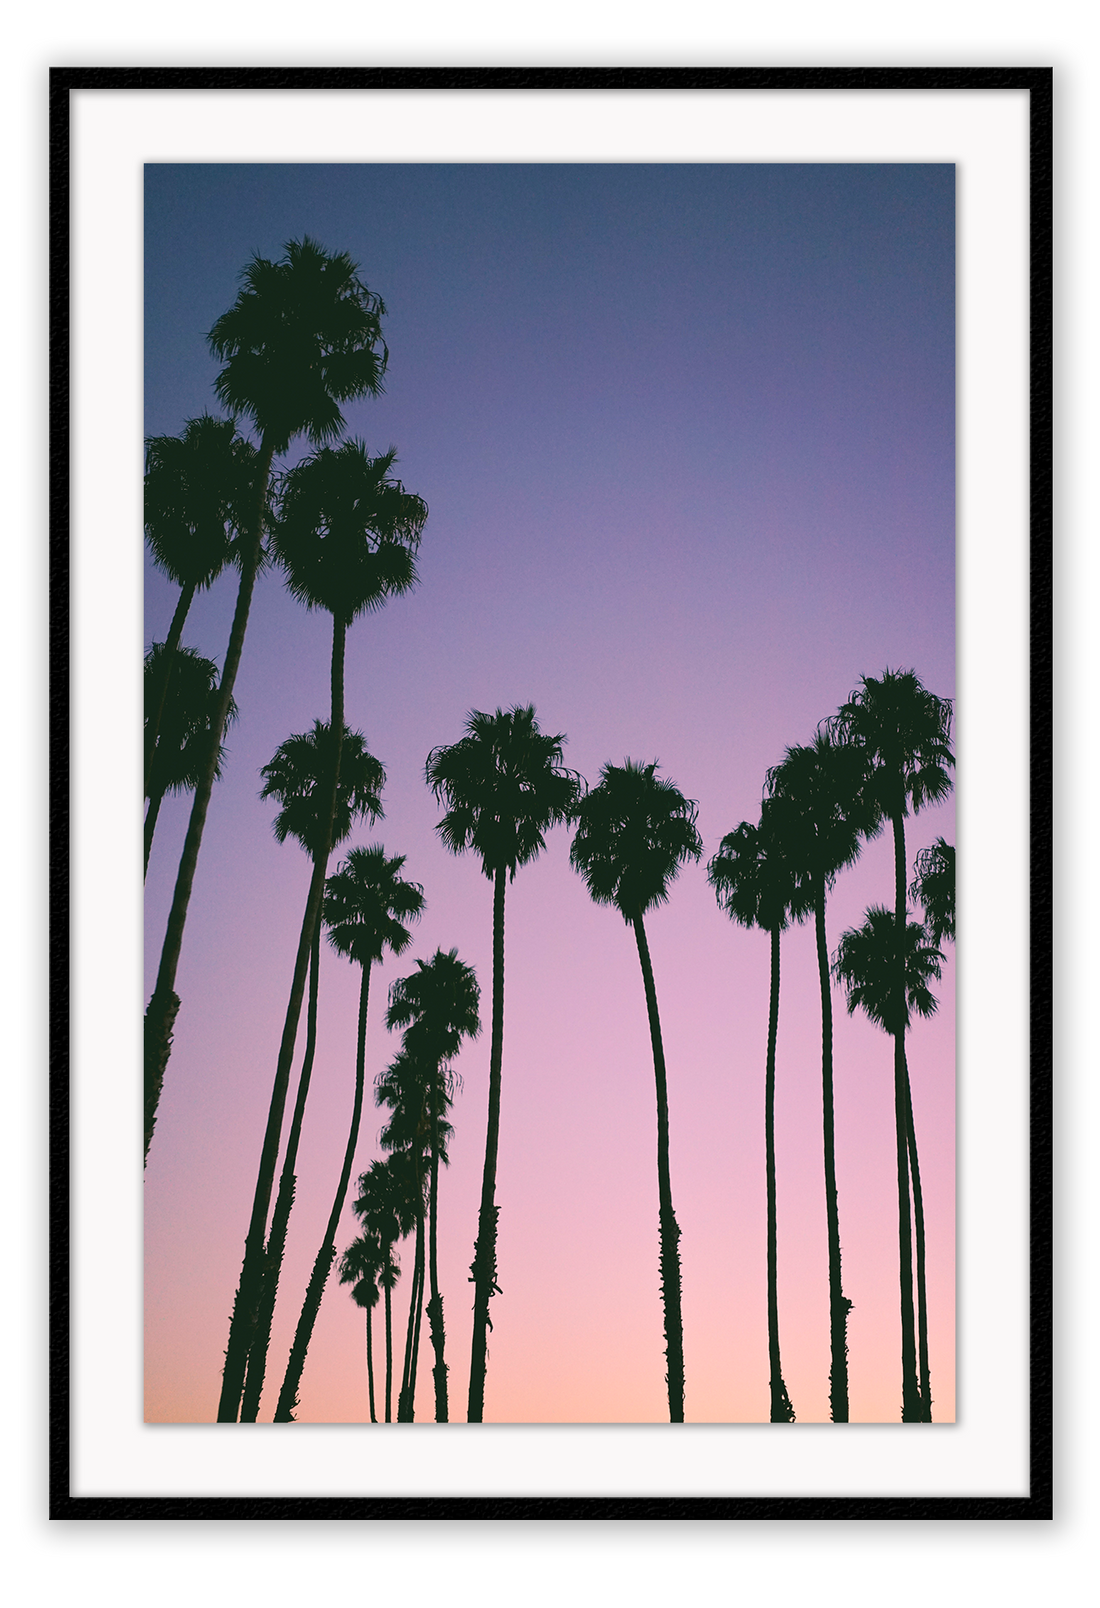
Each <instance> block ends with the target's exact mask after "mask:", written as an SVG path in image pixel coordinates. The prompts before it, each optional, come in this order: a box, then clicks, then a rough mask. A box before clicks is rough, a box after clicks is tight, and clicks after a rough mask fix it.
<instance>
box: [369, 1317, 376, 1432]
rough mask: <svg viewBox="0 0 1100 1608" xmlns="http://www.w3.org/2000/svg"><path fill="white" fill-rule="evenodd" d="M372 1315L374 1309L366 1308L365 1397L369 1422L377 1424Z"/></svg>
mask: <svg viewBox="0 0 1100 1608" xmlns="http://www.w3.org/2000/svg"><path fill="white" fill-rule="evenodd" d="M373 1315H374V1308H373V1307H368V1308H367V1396H368V1399H369V1400H370V1421H371V1423H372V1424H377V1422H378V1414H377V1413H376V1412H375V1409H374V1345H373V1337H372V1333H371V1318H372V1316H373Z"/></svg>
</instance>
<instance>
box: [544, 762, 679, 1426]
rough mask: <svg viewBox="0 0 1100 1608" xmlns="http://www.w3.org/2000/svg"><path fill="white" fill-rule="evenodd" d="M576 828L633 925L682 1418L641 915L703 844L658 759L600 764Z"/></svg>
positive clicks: (594, 872) (670, 1227) (651, 1000)
mask: <svg viewBox="0 0 1100 1608" xmlns="http://www.w3.org/2000/svg"><path fill="white" fill-rule="evenodd" d="M574 815H575V818H576V822H577V831H576V835H575V836H574V838H573V844H572V847H571V849H570V851H569V858H570V860H571V861H572V863H573V866H574V867H575V869H576V870H577V871H579V872H580V874H581V876H582V877H583V878H584V881H585V884H586V886H587V888H588V891H589V893H590V894H591V895H592V898H593V899H594V900H595V901H596V903H597V904H608V905H614V906H615V908H616V909H617V910H618V912H619V914H620V915H621V916H622V918H623V920H624V921H626V922H627V923H628V925H630V926H632V927H633V928H634V937H635V939H636V941H637V945H638V959H639V960H640V962H641V966H642V981H643V983H644V986H645V998H646V1009H647V1012H648V1015H649V1035H650V1040H651V1042H652V1045H653V1071H654V1076H655V1079H656V1084H657V1194H658V1201H659V1213H658V1225H659V1238H660V1272H661V1301H662V1305H663V1307H664V1323H665V1354H666V1358H667V1363H668V1373H667V1376H666V1379H667V1384H668V1410H669V1418H670V1419H671V1421H672V1423H674V1424H682V1423H683V1421H684V1332H683V1320H682V1317H681V1312H680V1252H679V1248H678V1247H679V1240H680V1228H679V1225H678V1223H677V1221H676V1214H675V1212H674V1211H673V1208H672V1183H671V1179H670V1174H669V1136H668V1087H667V1081H666V1077H665V1052H664V1045H663V1042H662V1039H661V1020H660V1017H659V1015H658V1013H657V990H656V988H655V986H654V982H653V965H652V962H651V960H650V956H649V944H648V942H647V940H646V933H645V924H644V921H643V919H642V918H643V916H644V915H645V912H646V911H647V910H651V909H653V907H654V906H655V905H659V904H664V903H665V902H666V901H667V899H668V889H669V884H670V883H671V882H672V881H673V880H674V879H675V878H676V877H677V876H678V875H679V871H680V867H681V866H682V865H683V864H684V862H685V861H686V860H698V858H699V856H700V855H701V854H702V852H703V844H702V840H701V839H700V837H699V833H698V831H697V830H696V826H695V822H696V819H697V817H698V806H697V805H696V804H695V802H694V800H692V799H687V798H685V797H684V796H683V794H682V793H680V792H679V791H678V790H677V789H676V787H675V786H674V785H673V784H672V782H670V781H667V780H665V778H663V777H659V776H658V775H657V764H656V761H654V762H653V763H652V764H650V765H636V764H635V763H634V762H633V761H632V760H629V759H628V760H626V761H625V763H624V764H622V765H605V766H604V767H603V769H602V770H601V771H600V781H599V785H598V786H597V787H594V788H593V789H592V791H591V792H590V793H588V794H587V795H586V796H585V797H584V798H583V799H581V801H580V802H579V803H578V804H577V806H576V808H575V810H574Z"/></svg>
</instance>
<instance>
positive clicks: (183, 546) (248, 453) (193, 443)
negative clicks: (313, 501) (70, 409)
mask: <svg viewBox="0 0 1100 1608" xmlns="http://www.w3.org/2000/svg"><path fill="white" fill-rule="evenodd" d="M256 466H257V457H256V450H255V448H254V447H253V446H252V445H251V444H250V443H249V442H247V441H246V440H245V439H244V437H243V436H239V435H238V434H237V432H236V428H235V426H234V424H233V421H232V419H215V418H213V417H212V416H211V415H210V414H209V413H204V414H202V416H201V417H200V418H197V419H188V421H187V424H186V425H185V427H184V431H183V434H182V435H180V436H167V435H165V436H150V437H149V438H148V439H147V440H146V443H145V540H146V541H147V543H148V544H149V551H150V553H151V555H152V559H153V563H154V565H155V566H156V568H157V569H159V570H160V571H161V573H162V574H163V575H166V576H167V577H168V579H169V580H170V581H172V582H173V583H174V584H175V585H176V586H178V587H179V589H180V595H179V598H178V599H177V602H176V608H175V612H174V613H173V615H172V623H171V625H170V626H169V628H168V636H167V638H166V640H165V644H164V646H165V659H164V665H163V669H164V671H165V674H164V677H163V680H162V681H161V682H160V684H159V686H158V687H157V689H156V693H157V696H156V698H155V699H154V700H153V701H152V702H150V701H149V700H148V699H147V700H146V710H145V766H146V770H148V769H149V765H150V761H151V756H152V751H153V748H154V747H155V745H156V742H157V737H158V733H159V731H160V723H161V718H162V715H163V710H164V704H165V700H166V699H167V697H168V696H169V693H170V691H171V680H172V677H173V676H174V675H175V673H176V668H177V661H176V660H174V658H173V655H174V653H175V650H176V649H177V648H178V647H179V644H180V640H181V637H182V635H183V626H184V622H185V620H186V619H187V615H188V612H189V610H190V608H191V604H192V602H193V600H194V597H195V593H196V592H199V591H205V590H206V588H207V587H208V586H212V585H213V583H214V581H215V580H217V578H218V576H219V575H220V574H221V572H222V570H223V569H224V568H225V566H226V565H227V564H228V563H230V562H231V561H233V560H239V558H240V537H241V533H242V532H243V531H244V530H245V529H246V528H247V525H248V522H249V520H250V519H251V517H252V511H253V503H254V500H255V478H256ZM215 675H216V672H215ZM191 785H192V786H194V785H195V784H194V783H192V784H191Z"/></svg>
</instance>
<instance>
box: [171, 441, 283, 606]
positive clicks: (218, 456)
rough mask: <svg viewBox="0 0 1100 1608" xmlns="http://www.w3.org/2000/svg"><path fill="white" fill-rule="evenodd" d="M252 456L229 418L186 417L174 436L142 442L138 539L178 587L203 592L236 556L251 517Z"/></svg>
mask: <svg viewBox="0 0 1100 1608" xmlns="http://www.w3.org/2000/svg"><path fill="white" fill-rule="evenodd" d="M258 464H259V459H258V456H257V453H256V449H255V447H253V446H252V445H251V444H250V443H249V442H248V441H246V440H245V439H244V438H243V436H239V435H238V434H237V431H236V427H235V426H234V423H233V420H232V419H215V418H213V417H212V416H211V415H210V414H209V413H204V414H202V415H200V417H199V418H197V419H188V421H187V424H186V425H185V427H184V430H183V434H182V435H180V436H168V435H163V436H150V437H149V438H148V439H147V440H146V443H145V540H146V541H147V542H148V544H149V551H150V553H151V554H152V558H153V563H154V564H155V565H156V567H157V569H159V570H160V571H161V573H162V574H164V575H167V577H168V579H169V580H170V581H174V582H175V584H176V585H177V586H180V587H194V588H196V589H197V590H200V591H201V590H203V589H204V588H205V587H208V586H210V585H211V584H212V582H214V581H215V580H216V579H217V577H218V576H219V575H220V574H221V572H222V570H223V569H224V567H225V565H226V564H227V563H229V562H230V560H235V559H238V558H239V556H240V555H239V537H240V533H241V532H242V531H244V530H247V529H248V525H249V522H250V520H251V519H252V518H253V517H254V512H255V502H256V494H257V485H256V480H257V472H258Z"/></svg>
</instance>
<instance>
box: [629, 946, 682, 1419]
mask: <svg viewBox="0 0 1100 1608" xmlns="http://www.w3.org/2000/svg"><path fill="white" fill-rule="evenodd" d="M634 936H635V938H636V939H637V942H638V959H639V960H640V961H641V963H642V981H643V982H644V984H645V1003H646V1010H647V1012H648V1013H649V1037H650V1040H651V1042H652V1045H653V1074H654V1078H655V1080H656V1084H657V1198H658V1202H659V1226H660V1247H661V1250H660V1264H661V1303H662V1306H663V1307H664V1316H665V1357H666V1359H667V1362H668V1373H667V1375H666V1383H667V1385H668V1415H669V1421H670V1422H671V1423H673V1424H682V1423H683V1421H684V1325H683V1318H682V1315H681V1311H680V1250H679V1244H680V1227H679V1224H678V1223H677V1221H676V1214H675V1212H674V1211H673V1209H672V1181H671V1178H670V1176H669V1151H668V1084H667V1080H666V1078H665V1050H664V1044H663V1042H662V1039H661V1019H660V1017H659V1016H658V1014H657V990H656V988H655V986H654V983H653V964H652V962H651V960H650V958H649V944H648V943H647V941H646V935H645V926H644V925H643V922H642V918H641V916H640V915H639V916H635V917H634Z"/></svg>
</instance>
